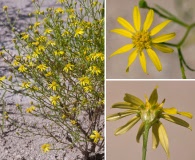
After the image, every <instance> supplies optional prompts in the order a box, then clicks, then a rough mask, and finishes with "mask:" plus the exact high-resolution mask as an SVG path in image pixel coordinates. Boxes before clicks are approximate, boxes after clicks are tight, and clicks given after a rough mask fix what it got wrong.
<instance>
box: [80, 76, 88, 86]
mask: <svg viewBox="0 0 195 160" xmlns="http://www.w3.org/2000/svg"><path fill="white" fill-rule="evenodd" d="M78 80H79V82H80V84H81V86H85V85H87V84H89V83H90V80H89V78H88V77H86V76H82V77H81V78H78Z"/></svg>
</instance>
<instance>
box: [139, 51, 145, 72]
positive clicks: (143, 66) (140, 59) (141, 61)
mask: <svg viewBox="0 0 195 160" xmlns="http://www.w3.org/2000/svg"><path fill="white" fill-rule="evenodd" d="M139 61H140V64H141V66H142V69H143V71H144V72H145V73H146V74H147V69H146V58H145V55H144V52H141V53H140V54H139Z"/></svg>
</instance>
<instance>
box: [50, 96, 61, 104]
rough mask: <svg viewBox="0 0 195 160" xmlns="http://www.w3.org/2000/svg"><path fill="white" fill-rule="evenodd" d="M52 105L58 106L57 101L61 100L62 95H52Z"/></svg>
mask: <svg viewBox="0 0 195 160" xmlns="http://www.w3.org/2000/svg"><path fill="white" fill-rule="evenodd" d="M50 101H51V103H52V105H54V106H56V104H57V102H58V101H60V96H50Z"/></svg>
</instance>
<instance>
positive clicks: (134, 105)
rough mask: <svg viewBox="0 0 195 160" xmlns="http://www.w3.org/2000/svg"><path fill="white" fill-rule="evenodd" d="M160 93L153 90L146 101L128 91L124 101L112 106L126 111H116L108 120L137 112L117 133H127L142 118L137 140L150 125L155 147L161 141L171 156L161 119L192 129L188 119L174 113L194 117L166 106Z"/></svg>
mask: <svg viewBox="0 0 195 160" xmlns="http://www.w3.org/2000/svg"><path fill="white" fill-rule="evenodd" d="M157 101H158V93H157V88H155V89H154V90H153V92H152V93H151V95H150V98H149V99H148V98H147V97H146V102H145V103H144V102H143V101H142V100H141V99H139V98H138V97H135V96H133V95H131V94H128V93H126V94H125V97H124V102H118V103H115V104H113V105H112V108H120V109H127V110H126V111H123V112H119V113H115V114H112V115H109V116H107V118H106V120H107V121H115V120H119V119H121V118H124V117H127V116H130V115H133V114H136V116H134V117H133V118H132V119H130V120H129V121H128V122H127V123H126V124H125V125H123V126H121V127H119V128H118V129H117V130H116V131H115V135H120V134H124V133H126V132H127V131H128V130H130V129H131V128H132V127H133V126H134V125H135V124H136V123H137V122H138V121H139V120H142V123H141V125H140V127H139V130H138V133H137V136H136V140H137V142H139V140H140V137H141V136H142V135H143V134H144V129H145V126H146V125H148V126H149V128H152V134H153V135H152V141H153V149H155V148H157V147H158V144H159V142H160V143H161V145H162V147H163V148H164V150H165V152H166V154H167V156H168V157H169V142H168V136H167V133H166V130H165V128H164V126H163V124H162V123H161V121H160V119H161V118H163V119H165V120H167V121H169V122H172V123H175V124H178V125H181V126H183V127H186V128H188V129H190V130H192V128H191V126H190V125H189V123H187V122H186V121H184V120H182V119H180V118H178V117H175V116H173V115H175V114H178V115H182V116H185V117H188V118H192V114H191V113H189V112H179V111H178V110H177V109H176V108H174V107H172V108H164V107H163V105H164V103H165V99H164V100H163V101H162V102H161V103H158V102H157Z"/></svg>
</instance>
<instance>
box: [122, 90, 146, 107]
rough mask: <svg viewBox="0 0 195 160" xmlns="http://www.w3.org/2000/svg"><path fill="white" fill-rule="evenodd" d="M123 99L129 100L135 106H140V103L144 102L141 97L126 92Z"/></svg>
mask: <svg viewBox="0 0 195 160" xmlns="http://www.w3.org/2000/svg"><path fill="white" fill-rule="evenodd" d="M124 101H126V102H129V103H131V104H133V105H136V106H141V105H142V104H144V102H143V101H142V100H141V99H139V98H138V97H136V96H134V95H131V94H128V93H126V94H125V97H124Z"/></svg>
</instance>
